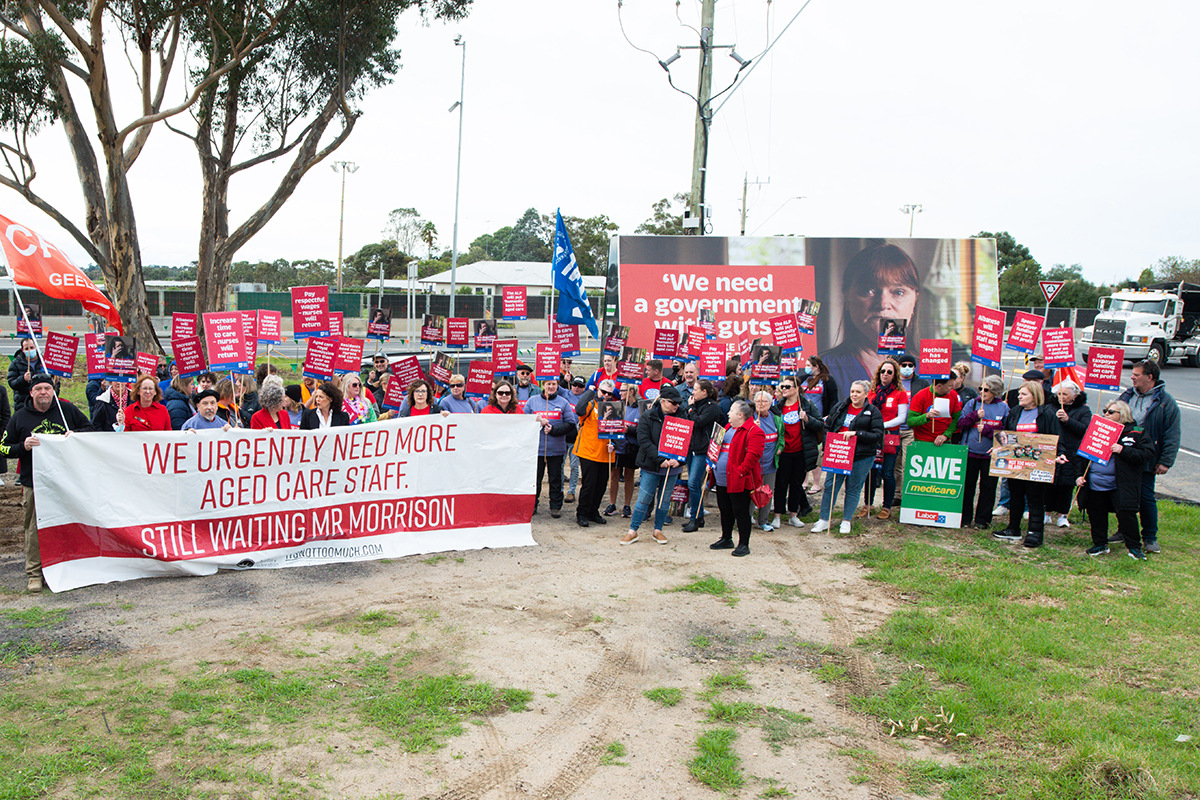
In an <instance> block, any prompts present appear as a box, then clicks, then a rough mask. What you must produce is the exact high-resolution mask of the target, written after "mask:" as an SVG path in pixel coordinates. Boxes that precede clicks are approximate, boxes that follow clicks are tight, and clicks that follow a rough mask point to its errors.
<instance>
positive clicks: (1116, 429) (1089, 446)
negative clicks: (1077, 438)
mask: <svg viewBox="0 0 1200 800" xmlns="http://www.w3.org/2000/svg"><path fill="white" fill-rule="evenodd" d="M1124 429H1125V426H1124V425H1122V424H1121V423H1119V422H1113V421H1112V420H1110V419H1106V418H1105V417H1102V416H1100V415H1099V414H1093V415H1092V421H1091V422H1089V423H1088V427H1087V431H1085V432H1084V434H1083V441H1082V442H1080V443H1079V455H1081V456H1083V457H1084V458H1086V459H1087V460H1088V461H1094V462H1096V463H1097V464H1107V463H1108V460H1109V459H1110V458H1112V446H1113V445H1114V444H1115V443H1116V441H1117V439H1119V438H1120V437H1121V431H1123V430H1124Z"/></svg>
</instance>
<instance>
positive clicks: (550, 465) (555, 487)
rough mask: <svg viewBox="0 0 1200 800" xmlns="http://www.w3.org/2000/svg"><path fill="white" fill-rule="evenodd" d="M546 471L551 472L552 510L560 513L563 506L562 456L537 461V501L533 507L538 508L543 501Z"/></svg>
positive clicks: (544, 457) (541, 458)
mask: <svg viewBox="0 0 1200 800" xmlns="http://www.w3.org/2000/svg"><path fill="white" fill-rule="evenodd" d="M546 470H550V510H551V511H558V510H559V509H560V508H562V504H563V490H562V482H563V474H562V470H563V457H562V456H538V460H537V501H536V502H534V504H533V507H534V508H537V504H538V503H539V502H541V500H542V477H543V476H544V475H545V474H546Z"/></svg>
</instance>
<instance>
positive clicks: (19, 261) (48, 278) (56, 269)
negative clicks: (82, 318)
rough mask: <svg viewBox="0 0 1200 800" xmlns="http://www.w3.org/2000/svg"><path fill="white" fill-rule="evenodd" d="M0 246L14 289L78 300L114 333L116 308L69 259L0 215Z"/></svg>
mask: <svg viewBox="0 0 1200 800" xmlns="http://www.w3.org/2000/svg"><path fill="white" fill-rule="evenodd" d="M0 228H2V229H3V231H2V232H3V236H0V245H3V247H4V259H5V261H7V262H8V271H9V274H10V275H12V279H13V282H15V283H16V284H17V285H18V286H28V287H29V288H30V289H37V290H38V291H39V292H41V293H42V294H45V295H49V296H50V297H57V298H59V299H62V300H78V301H79V302H80V303H82V304H83V307H84V309H86V310H87V311H90V312H92V313H93V314H98V315H99V316H102V317H104V318H105V319H106V320H108V323H109V324H110V325H112V326H113V327H114V328H116V329H117V331H119V332H121V333H124V332H125V331H124V330H123V329H122V327H121V315H120V314H119V313H117V307H116V306H114V305H113V304H112V302H111V301H110V300H109V299H108V298H107V297H105V295H104V292H102V291H100V290H99V289H97V288H96V284H94V283H92V282H91V280H90V279H89V278H88V276H86V275H84V274H83V270H81V269H79V267H77V266H75V264H73V263H72V262H71V259H70V257H69V256H68V255H67V254H66V253H64V252H63V251H61V250H59V249H58V248H57V247H55V246H54V245H53V244H51V243H50V242H48V241H46V240H45V239H44V238H42V236H41V234H38V233H36V232H34V231H33V230H31V229H29V228H27V227H26V226H24V225H22V224H20V223H18V222H13V221H12V220H10V219H9V218H8V217H4V216H0Z"/></svg>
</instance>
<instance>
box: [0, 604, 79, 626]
mask: <svg viewBox="0 0 1200 800" xmlns="http://www.w3.org/2000/svg"><path fill="white" fill-rule="evenodd" d="M0 619H4V620H7V621H8V622H9V623H10V624H11V625H12V627H14V628H53V627H56V626H58V625H61V624H62V623H63V622H65V621H66V619H67V612H66V610H64V609H61V608H54V609H45V608H38V607H34V608H30V609H26V610H25V611H14V610H12V609H4V610H3V611H0Z"/></svg>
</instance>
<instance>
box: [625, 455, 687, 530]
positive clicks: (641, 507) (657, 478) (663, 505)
mask: <svg viewBox="0 0 1200 800" xmlns="http://www.w3.org/2000/svg"><path fill="white" fill-rule="evenodd" d="M678 477H679V474H678V473H676V474H675V475H672V476H670V477H669V478H668V477H667V476H666V475H658V474H657V473H654V472H646V471H645V470H642V483H641V486H640V488H639V489H638V498H637V504H636V505H634V507H633V517H632V518H631V519H630V520H629V530H631V531H636V530H637V529H638V527H639V526H640V525H641V524H642V520H644V519H646V517H648V516H650V506H651V504H653V503H655V502H657V503H658V507H657V508H656V509H655V510H654V530H656V531H661V530H662V529H663V525H664V524H666V521H667V509H668V508H670V507H671V487H673V486H674V485H675V480H676V478H678ZM664 480H667V481H668V483H667V488H666V489H662V490H661V492H660V488H661V487H662V482H663V481H664ZM660 495H661V496H660Z"/></svg>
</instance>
